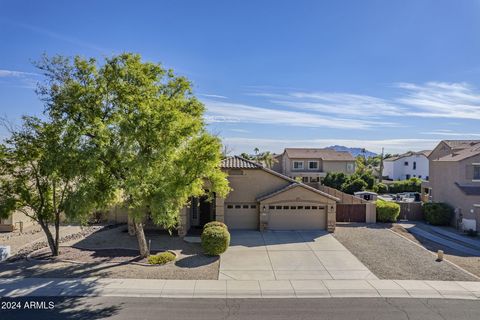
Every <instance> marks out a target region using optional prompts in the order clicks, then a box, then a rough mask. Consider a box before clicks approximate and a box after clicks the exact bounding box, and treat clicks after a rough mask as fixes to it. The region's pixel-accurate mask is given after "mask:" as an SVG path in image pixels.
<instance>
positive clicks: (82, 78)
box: [38, 53, 229, 256]
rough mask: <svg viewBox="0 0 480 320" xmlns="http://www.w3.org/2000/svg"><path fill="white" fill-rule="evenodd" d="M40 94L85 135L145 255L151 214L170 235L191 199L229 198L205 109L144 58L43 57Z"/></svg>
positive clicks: (182, 81) (179, 81)
mask: <svg viewBox="0 0 480 320" xmlns="http://www.w3.org/2000/svg"><path fill="white" fill-rule="evenodd" d="M38 67H39V68H40V69H41V70H43V72H44V75H45V76H46V77H47V79H48V85H46V86H44V87H43V88H42V90H41V94H42V95H43V97H44V100H45V101H46V103H47V106H48V107H47V112H48V114H49V115H50V116H51V117H52V118H53V119H55V121H61V122H65V123H67V124H68V125H70V126H72V127H74V128H77V130H80V131H81V132H82V135H83V143H84V144H85V145H86V148H88V149H93V150H95V151H94V153H93V154H92V157H94V158H95V159H97V160H98V161H99V162H101V163H102V166H103V167H104V168H105V170H107V171H108V172H109V174H110V177H111V180H109V181H112V183H111V184H110V185H108V186H106V188H107V189H109V190H117V191H118V193H119V194H121V203H122V204H123V205H124V206H125V207H126V208H127V209H128V211H129V216H130V218H131V219H132V220H133V224H134V226H135V229H136V234H137V238H138V243H139V249H140V254H141V256H147V255H148V254H149V252H148V247H147V241H146V238H145V234H144V231H143V221H144V220H145V217H146V215H150V217H151V218H152V220H153V221H154V222H155V223H156V224H158V225H161V226H163V227H164V228H166V229H169V230H171V229H173V228H175V227H177V226H178V222H179V211H180V210H181V208H183V207H184V206H185V205H187V204H188V201H189V199H190V198H191V197H192V196H201V195H204V194H206V193H207V194H208V195H210V196H212V195H213V194H214V193H216V194H217V195H218V196H221V197H222V196H225V195H226V194H227V193H228V191H229V187H228V181H227V179H226V175H225V174H224V173H223V172H222V171H221V169H220V161H221V158H222V153H221V143H220V141H219V139H218V138H217V137H215V136H212V135H211V134H209V133H208V132H207V131H206V129H205V123H204V119H203V114H204V111H205V107H204V105H203V104H202V103H201V102H200V101H199V100H198V99H196V98H195V96H193V95H192V91H191V84H190V82H189V81H188V80H187V79H186V78H184V77H180V76H176V75H175V74H174V73H173V72H172V71H171V70H166V69H164V68H163V67H162V66H161V65H160V64H157V63H150V62H143V61H142V59H141V57H140V56H139V55H135V54H128V53H125V54H121V55H118V56H114V57H112V58H107V59H105V60H104V61H103V62H102V63H98V62H97V61H96V60H95V59H83V58H80V57H76V58H74V59H73V61H72V60H70V59H66V58H63V57H53V58H48V57H45V58H44V59H43V60H42V61H41V62H40V63H39V64H38Z"/></svg>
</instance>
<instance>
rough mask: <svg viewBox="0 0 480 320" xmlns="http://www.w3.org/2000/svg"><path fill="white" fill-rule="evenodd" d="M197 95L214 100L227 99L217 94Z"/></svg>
mask: <svg viewBox="0 0 480 320" xmlns="http://www.w3.org/2000/svg"><path fill="white" fill-rule="evenodd" d="M198 95H199V96H202V97H207V98H214V99H228V97H226V96H222V95H219V94H209V93H199V94H198Z"/></svg>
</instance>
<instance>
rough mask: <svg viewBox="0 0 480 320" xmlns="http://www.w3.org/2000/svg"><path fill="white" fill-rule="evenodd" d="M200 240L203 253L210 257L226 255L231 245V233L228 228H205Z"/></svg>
mask: <svg viewBox="0 0 480 320" xmlns="http://www.w3.org/2000/svg"><path fill="white" fill-rule="evenodd" d="M200 238H201V240H202V248H203V251H204V252H205V254H207V255H210V256H218V255H219V254H221V253H224V252H225V251H227V248H228V246H229V245H230V233H229V232H228V230H227V229H226V228H223V227H219V226H212V227H208V228H204V229H203V232H202V235H201V236H200Z"/></svg>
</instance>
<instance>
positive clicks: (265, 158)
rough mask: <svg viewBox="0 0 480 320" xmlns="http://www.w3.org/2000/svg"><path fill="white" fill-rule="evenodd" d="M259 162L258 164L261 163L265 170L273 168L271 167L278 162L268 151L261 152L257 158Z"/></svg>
mask: <svg viewBox="0 0 480 320" xmlns="http://www.w3.org/2000/svg"><path fill="white" fill-rule="evenodd" d="M259 160H260V162H262V163H263V165H264V166H265V167H267V168H269V169H270V168H271V167H273V165H274V164H275V163H277V162H278V160H277V159H276V158H275V156H274V155H273V153H271V152H270V151H265V152H263V153H262V154H261V155H260V157H259Z"/></svg>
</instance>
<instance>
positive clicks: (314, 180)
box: [310, 177, 320, 182]
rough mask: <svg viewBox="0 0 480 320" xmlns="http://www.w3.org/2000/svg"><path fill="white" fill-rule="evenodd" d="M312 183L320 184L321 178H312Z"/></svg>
mask: <svg viewBox="0 0 480 320" xmlns="http://www.w3.org/2000/svg"><path fill="white" fill-rule="evenodd" d="M310 182H320V178H319V177H310Z"/></svg>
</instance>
